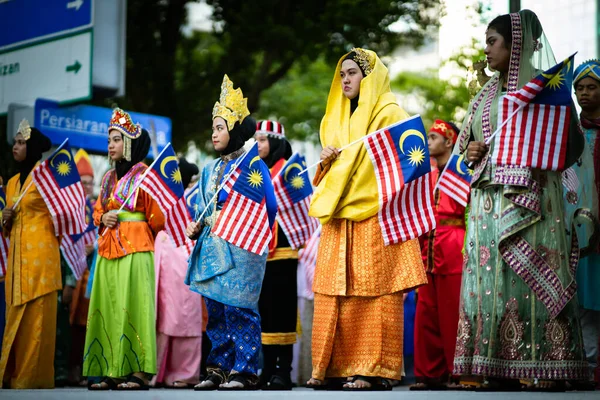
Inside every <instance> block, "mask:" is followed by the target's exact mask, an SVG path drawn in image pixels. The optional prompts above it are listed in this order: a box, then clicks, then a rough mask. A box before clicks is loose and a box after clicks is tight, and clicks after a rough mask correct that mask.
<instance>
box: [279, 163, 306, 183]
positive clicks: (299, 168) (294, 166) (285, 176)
mask: <svg viewBox="0 0 600 400" xmlns="http://www.w3.org/2000/svg"><path fill="white" fill-rule="evenodd" d="M293 168H298V170H299V171H302V167H301V166H300V164H298V163H293V164H292V165H290V166H289V167H287V168H286V169H285V173H284V174H283V179H284V180H285V181H286V182H289V181H288V178H287V177H288V174H289V173H290V171H291V170H292V169H293Z"/></svg>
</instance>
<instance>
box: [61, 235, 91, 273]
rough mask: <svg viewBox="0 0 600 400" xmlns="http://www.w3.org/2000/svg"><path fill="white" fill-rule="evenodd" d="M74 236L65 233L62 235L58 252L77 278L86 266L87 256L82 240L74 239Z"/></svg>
mask: <svg viewBox="0 0 600 400" xmlns="http://www.w3.org/2000/svg"><path fill="white" fill-rule="evenodd" d="M74 236H75V235H74ZM74 236H70V235H65V236H63V237H62V239H61V241H60V252H61V253H62V256H63V257H64V259H65V262H66V263H67V265H68V266H69V268H71V271H73V275H75V278H76V279H77V280H79V279H80V278H81V276H82V275H83V272H84V271H85V269H86V268H87V257H86V254H85V244H84V243H83V240H79V238H77V239H74V238H73V237H74Z"/></svg>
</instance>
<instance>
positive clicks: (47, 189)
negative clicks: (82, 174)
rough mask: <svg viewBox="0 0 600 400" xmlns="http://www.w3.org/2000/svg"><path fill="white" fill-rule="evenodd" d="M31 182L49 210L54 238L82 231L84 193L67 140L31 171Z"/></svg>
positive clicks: (84, 224) (83, 227) (84, 225)
mask: <svg viewBox="0 0 600 400" xmlns="http://www.w3.org/2000/svg"><path fill="white" fill-rule="evenodd" d="M32 178H33V182H34V183H35V186H36V187H37V188H38V190H39V192H40V194H41V195H42V198H43V199H44V202H45V203H46V206H47V207H48V210H50V215H51V216H52V222H53V223H54V232H55V234H56V236H64V235H76V234H78V233H82V232H83V231H85V228H86V226H87V225H86V223H85V193H84V191H83V186H82V185H81V180H80V179H79V172H77V167H76V165H75V162H74V161H73V155H72V154H71V146H69V139H65V141H64V142H63V143H62V144H61V145H60V146H59V147H58V149H56V151H55V152H54V153H52V155H51V156H50V157H48V159H47V160H44V161H43V162H42V163H41V164H40V165H39V166H38V167H37V168H35V169H34V170H33V172H32Z"/></svg>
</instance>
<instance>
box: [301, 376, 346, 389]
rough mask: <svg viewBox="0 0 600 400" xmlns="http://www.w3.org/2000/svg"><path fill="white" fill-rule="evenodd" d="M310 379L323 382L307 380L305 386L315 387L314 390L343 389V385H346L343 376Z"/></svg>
mask: <svg viewBox="0 0 600 400" xmlns="http://www.w3.org/2000/svg"><path fill="white" fill-rule="evenodd" d="M310 379H314V380H315V381H317V382H321V383H318V384H314V383H313V384H311V383H308V382H310V380H309V381H308V382H306V385H305V387H307V388H309V389H313V390H342V389H343V385H344V381H343V380H342V379H341V378H331V379H317V378H310Z"/></svg>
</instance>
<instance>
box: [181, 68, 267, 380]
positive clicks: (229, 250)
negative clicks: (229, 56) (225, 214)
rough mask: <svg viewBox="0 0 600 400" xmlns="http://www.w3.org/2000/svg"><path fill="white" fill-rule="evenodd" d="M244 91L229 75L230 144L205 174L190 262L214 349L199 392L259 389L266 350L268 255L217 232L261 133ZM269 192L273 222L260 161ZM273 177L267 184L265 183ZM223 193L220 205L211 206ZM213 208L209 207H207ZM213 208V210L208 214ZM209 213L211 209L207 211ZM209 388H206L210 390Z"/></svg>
mask: <svg viewBox="0 0 600 400" xmlns="http://www.w3.org/2000/svg"><path fill="white" fill-rule="evenodd" d="M249 114H250V112H249V111H248V108H247V106H246V99H245V98H243V94H242V92H241V89H239V88H238V89H236V90H234V89H233V83H232V82H231V81H230V80H229V78H228V77H227V75H225V77H224V79H223V84H222V85H221V96H220V99H219V101H218V102H217V103H216V104H215V107H214V108H213V119H214V118H216V117H221V118H223V119H224V120H225V121H226V123H227V130H228V132H229V136H230V138H229V144H228V146H227V148H226V149H225V150H224V151H223V152H222V153H221V157H219V158H218V159H216V160H214V161H212V162H210V163H208V164H207V165H205V166H204V168H203V169H202V173H201V176H200V181H199V193H198V196H197V208H196V209H197V216H196V218H199V216H200V214H201V213H202V212H205V213H204V215H203V219H202V221H200V223H201V231H200V233H199V235H198V238H197V242H196V246H195V247H194V250H193V252H192V255H191V257H190V260H189V266H188V273H187V276H186V284H188V285H189V286H190V289H191V290H193V291H195V292H197V293H200V294H201V295H202V296H203V297H204V300H205V302H206V308H207V310H208V325H207V327H206V333H207V335H208V337H209V339H210V341H211V344H212V348H211V351H210V354H209V356H208V359H207V372H208V377H207V379H206V380H205V381H204V382H202V383H201V384H200V385H199V386H196V388H195V389H196V390H214V389H217V388H218V387H219V385H220V384H222V383H224V382H225V381H226V380H227V381H228V383H231V382H232V381H235V382H238V383H240V384H241V385H240V388H241V389H254V388H257V386H258V377H257V376H256V374H257V371H258V358H259V354H260V348H261V329H260V323H261V322H260V315H259V313H258V298H259V295H260V291H261V287H262V282H263V277H264V272H265V264H266V261H267V252H266V251H265V252H264V254H260V255H259V254H255V253H251V252H249V251H247V250H244V249H242V248H240V247H237V246H234V245H233V244H231V243H228V242H227V241H225V240H224V239H222V238H221V237H219V236H216V235H214V234H211V230H212V228H213V226H214V224H215V222H216V220H217V217H218V215H219V213H220V211H221V209H222V207H223V205H224V204H225V201H226V200H227V197H228V191H227V190H226V189H222V190H220V191H219V192H218V193H217V188H219V187H220V186H221V185H222V184H223V179H224V177H226V176H228V174H229V172H231V170H232V168H233V167H235V165H236V164H237V163H238V162H239V161H240V160H238V158H239V157H241V156H243V155H244V153H245V151H244V148H243V146H244V143H245V142H246V140H248V139H250V138H251V137H252V135H254V132H255V131H256V122H255V121H254V120H253V119H252V118H250V117H249ZM254 166H256V167H257V168H259V170H258V173H260V174H261V175H262V177H263V178H262V179H263V183H262V184H264V185H266V186H267V188H266V196H267V197H266V207H267V210H268V213H269V215H270V217H271V215H272V216H273V218H270V220H273V219H274V214H275V213H276V211H277V204H276V202H275V194H274V193H273V188H272V185H271V184H270V180H269V179H268V178H267V177H268V176H269V169H268V168H267V166H266V165H265V163H264V162H263V161H262V160H260V159H259V160H256V161H254ZM265 178H267V179H265ZM215 194H217V198H216V201H213V202H212V204H209V202H210V201H211V199H212V198H213V196H215ZM207 207H208V208H207ZM206 208H207V209H206ZM205 209H206V210H205ZM205 384H206V385H207V386H204V385H205Z"/></svg>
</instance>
